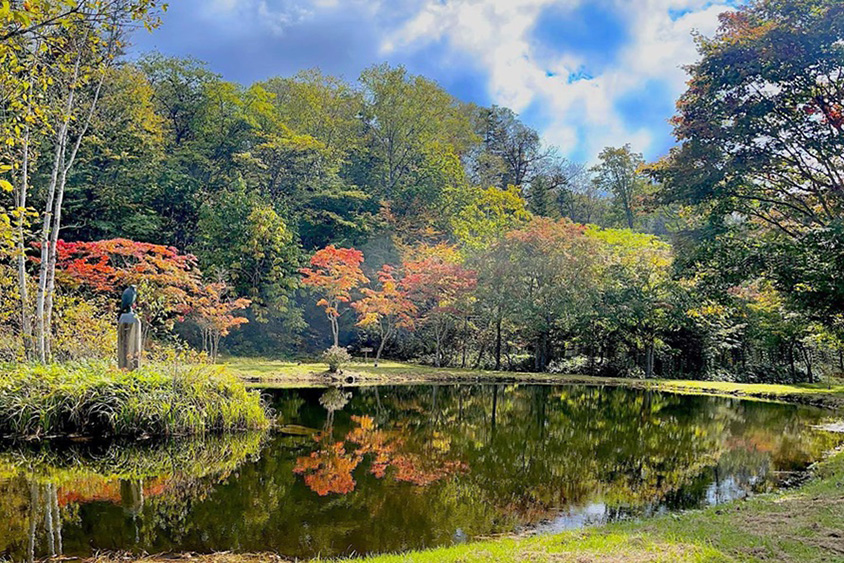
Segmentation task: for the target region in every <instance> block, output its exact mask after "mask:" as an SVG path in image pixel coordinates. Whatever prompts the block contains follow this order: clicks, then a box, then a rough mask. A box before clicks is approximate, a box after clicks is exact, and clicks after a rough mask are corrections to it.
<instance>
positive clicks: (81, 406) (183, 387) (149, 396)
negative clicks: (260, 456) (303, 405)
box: [0, 361, 269, 437]
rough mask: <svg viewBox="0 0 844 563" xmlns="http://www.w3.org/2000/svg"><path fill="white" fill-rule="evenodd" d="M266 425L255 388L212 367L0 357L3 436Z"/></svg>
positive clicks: (163, 432)
mask: <svg viewBox="0 0 844 563" xmlns="http://www.w3.org/2000/svg"><path fill="white" fill-rule="evenodd" d="M268 424H269V420H268V417H267V413H266V411H265V408H264V406H263V405H262V403H261V398H260V395H259V394H258V393H256V392H253V391H247V389H246V388H245V387H244V385H243V383H241V381H240V380H239V379H238V378H237V377H236V376H234V375H232V374H230V373H229V372H228V371H227V370H226V369H225V368H223V367H219V366H206V365H164V364H159V365H148V366H144V367H143V368H141V369H139V370H136V371H133V372H124V371H121V370H119V369H117V368H116V367H115V366H114V365H113V364H109V363H107V362H100V361H96V362H94V361H88V362H69V363H62V364H51V365H34V364H0V434H3V435H6V436H9V437H47V436H66V435H84V436H139V435H145V434H146V435H150V436H174V435H199V434H206V433H212V432H226V431H234V430H250V429H260V428H265V427H267V426H268Z"/></svg>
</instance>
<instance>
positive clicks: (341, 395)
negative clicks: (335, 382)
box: [319, 387, 352, 434]
mask: <svg viewBox="0 0 844 563" xmlns="http://www.w3.org/2000/svg"><path fill="white" fill-rule="evenodd" d="M351 398H352V394H351V393H349V392H346V391H343V390H341V389H337V388H336V387H332V388H331V389H329V390H328V391H326V392H325V393H323V394H322V395H321V396H320V398H319V404H320V405H322V406H323V408H324V409H325V410H326V411H328V416H326V417H325V430H326V431H327V432H328V433H329V434H330V433H331V430H332V429H333V428H334V413H335V412H336V411H339V410H342V409H343V407H345V406H346V405H347V404H348V403H349V399H351Z"/></svg>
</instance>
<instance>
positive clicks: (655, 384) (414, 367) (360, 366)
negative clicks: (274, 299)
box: [225, 358, 844, 409]
mask: <svg viewBox="0 0 844 563" xmlns="http://www.w3.org/2000/svg"><path fill="white" fill-rule="evenodd" d="M225 364H226V365H227V367H229V369H230V370H231V371H232V372H233V373H235V374H237V375H240V376H241V377H243V378H245V379H247V380H248V381H249V382H250V383H252V384H255V385H259V386H262V387H308V386H325V385H328V384H331V383H334V382H336V381H337V380H340V381H343V380H344V379H345V378H348V379H347V380H346V381H345V382H346V383H350V384H352V385H384V384H391V383H392V384H407V383H425V382H439V383H441V382H449V381H454V382H466V381H484V382H495V381H502V382H505V381H506V382H508V383H511V382H524V383H559V384H576V383H580V384H589V385H620V386H627V387H636V388H648V389H654V390H662V391H670V392H675V393H694V394H712V395H729V396H737V397H751V398H758V399H769V400H781V401H787V402H795V403H804V404H814V405H818V406H822V407H827V408H833V409H840V408H844V382H842V381H841V380H840V379H836V380H833V381H829V382H827V381H824V382H822V383H800V384H793V385H785V384H768V383H759V384H757V383H733V382H728V381H697V380H685V379H648V380H644V379H625V378H614V377H591V376H588V375H562V374H549V373H519V372H510V371H498V372H496V371H482V370H471V369H460V368H451V367H449V368H435V367H431V366H423V365H418V364H409V363H401V362H392V361H382V362H381V363H380V365H379V367H375V366H374V365H373V363H372V360H370V361H369V362H367V363H364V362H363V360H356V361H355V362H353V363H352V364H350V365H348V366H347V367H345V368H344V370H343V375H342V376H340V377H336V378H333V379H332V378H330V377H328V376H327V375H326V373H327V370H328V366H327V365H326V364H322V363H308V362H304V363H303V362H291V361H284V360H271V359H264V358H228V359H226V360H225Z"/></svg>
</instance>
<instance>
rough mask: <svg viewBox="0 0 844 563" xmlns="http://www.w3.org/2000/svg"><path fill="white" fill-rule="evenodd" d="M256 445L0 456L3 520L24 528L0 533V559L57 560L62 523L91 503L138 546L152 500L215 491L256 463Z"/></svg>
mask: <svg viewBox="0 0 844 563" xmlns="http://www.w3.org/2000/svg"><path fill="white" fill-rule="evenodd" d="M261 443H262V437H261V435H237V436H229V437H222V436H216V437H208V438H206V439H191V440H173V441H169V442H164V443H158V444H153V445H148V446H140V447H139V446H138V445H135V444H122V443H112V444H110V445H108V446H106V447H95V448H90V447H86V446H84V445H73V446H62V447H58V448H56V447H54V446H51V445H50V444H45V445H44V446H43V447H40V448H26V447H18V448H13V449H10V450H8V451H6V452H4V453H2V454H0V475H2V476H3V478H4V479H5V480H6V482H7V486H5V487H3V489H2V490H0V517H2V515H8V514H9V513H10V512H14V513H15V514H16V520H17V521H18V522H25V523H26V525H25V528H24V526H19V527H16V528H14V529H3V528H2V527H0V553H5V554H6V555H9V556H11V557H12V559H14V560H18V559H23V558H26V559H27V560H29V561H32V560H33V559H35V558H37V557H39V556H41V555H48V556H51V557H52V556H57V555H62V553H63V547H64V546H63V543H65V542H64V541H63V540H64V537H63V523H71V524H72V523H75V522H77V521H78V520H79V519H80V517H81V516H80V507H83V506H85V505H88V504H90V503H107V504H111V505H113V506H115V507H119V508H120V510H122V512H123V514H125V515H126V516H127V517H128V518H129V519H130V521H131V523H130V525H131V526H133V527H134V537H135V539H136V541H140V534H141V531H142V528H143V522H142V520H143V513H144V508H145V504H146V502H147V500H148V499H149V498H153V499H156V501H157V502H159V503H160V502H161V501H162V500H164V499H166V498H167V497H171V498H172V497H173V496H174V494H176V495H177V492H178V491H180V489H183V488H184V486H185V484H186V483H191V482H198V481H203V480H204V481H206V482H209V484H210V487H213V484H214V483H217V482H219V481H220V480H221V479H224V478H226V477H227V476H228V475H230V474H231V472H232V471H233V470H234V469H236V468H237V467H238V465H240V464H241V463H242V462H243V461H244V460H245V459H247V458H248V457H249V456H254V455H256V454H257V453H258V452H259V451H260V447H261ZM12 484H14V485H12ZM188 488H189V487H188ZM25 489H26V490H27V492H28V494H27V495H26V496H24V493H23V491H24V490H25ZM179 500H184V499H179Z"/></svg>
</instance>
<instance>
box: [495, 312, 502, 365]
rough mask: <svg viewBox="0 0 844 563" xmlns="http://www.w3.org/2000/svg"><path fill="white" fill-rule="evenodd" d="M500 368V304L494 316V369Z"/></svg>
mask: <svg viewBox="0 0 844 563" xmlns="http://www.w3.org/2000/svg"><path fill="white" fill-rule="evenodd" d="M500 370H501V306H500V305H499V306H498V309H497V311H496V316H495V371H500Z"/></svg>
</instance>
